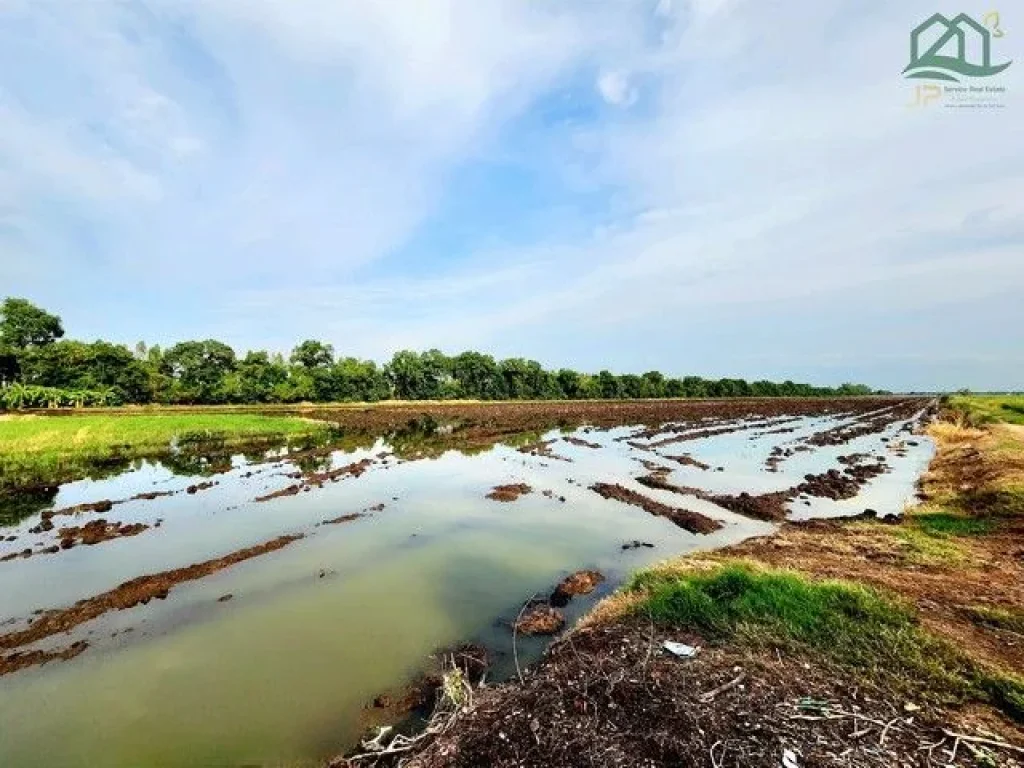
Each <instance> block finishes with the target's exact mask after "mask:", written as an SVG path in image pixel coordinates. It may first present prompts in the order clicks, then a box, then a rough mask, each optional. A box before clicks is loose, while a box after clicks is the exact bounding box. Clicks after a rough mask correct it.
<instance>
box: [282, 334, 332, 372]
mask: <svg viewBox="0 0 1024 768" xmlns="http://www.w3.org/2000/svg"><path fill="white" fill-rule="evenodd" d="M291 361H292V363H294V364H295V365H301V366H302V367H303V368H308V369H310V370H312V369H313V368H326V367H327V366H329V365H331V363H333V362H334V347H332V346H331V345H330V344H324V343H323V342H322V341H316V340H314V339H306V341H304V342H302V343H301V344H299V346H297V347H296V348H295V349H293V350H292V356H291Z"/></svg>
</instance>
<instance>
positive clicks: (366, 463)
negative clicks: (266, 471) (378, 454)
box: [254, 459, 373, 501]
mask: <svg viewBox="0 0 1024 768" xmlns="http://www.w3.org/2000/svg"><path fill="white" fill-rule="evenodd" d="M372 464H373V459H361V460H360V461H354V462H352V463H351V464H346V465H345V466H344V467H339V468H338V469H331V470H328V471H326V472H310V473H308V474H305V475H303V474H301V473H297V474H296V473H293V474H291V475H289V476H290V477H301V478H303V481H302V482H301V483H295V484H294V485H289V486H287V487H285V488H282V489H281V490H279V491H273V492H272V493H268V494H266V495H265V496H257V497H256V498H255V499H254V501H270V500H271V499H280V498H282V497H284V496H295V495H296V494H298V493H300V492H302V491H308V490H310V489H311V488H322V487H323V485H324V483H336V482H338V481H339V480H340V479H341V478H343V477H359V476H360V475H362V474H363V473H364V472H365V471H366V470H367V469H369V468H370V466H372Z"/></svg>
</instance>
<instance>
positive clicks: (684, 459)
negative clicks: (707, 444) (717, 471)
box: [665, 453, 711, 471]
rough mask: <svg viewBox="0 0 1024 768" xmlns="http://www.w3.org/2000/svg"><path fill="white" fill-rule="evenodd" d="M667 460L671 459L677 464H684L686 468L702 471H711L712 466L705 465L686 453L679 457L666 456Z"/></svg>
mask: <svg viewBox="0 0 1024 768" xmlns="http://www.w3.org/2000/svg"><path fill="white" fill-rule="evenodd" d="M665 458H666V459H670V460H671V461H674V462H676V463H677V464H682V465H683V466H684V467H696V468H697V469H702V470H704V471H707V470H709V469H711V465H710V464H705V463H704V462H703V461H700V460H698V459H695V458H693V456H691V455H690V454H688V453H684V454H681V455H679V456H666V457H665Z"/></svg>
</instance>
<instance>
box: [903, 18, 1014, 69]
mask: <svg viewBox="0 0 1024 768" xmlns="http://www.w3.org/2000/svg"><path fill="white" fill-rule="evenodd" d="M983 21H984V22H985V23H984V24H983V23H981V22H978V21H975V20H974V19H972V18H971V17H970V16H968V15H967V14H966V13H961V14H960V15H958V16H954V17H953V18H952V19H947V18H946V17H945V16H943V15H942V14H941V13H936V14H935V15H934V16H931V17H930V18H928V19H926V20H925V21H923V22H922V23H921V24H919V25H918V26H916V27H914V29H913V30H912V31H911V32H910V63H909V64H908V65H907V66H906V68H905V69H904V70H903V74H904V75H905V76H906V77H908V78H911V77H912V78H921V79H925V80H948V81H952V82H954V83H956V82H959V78H960V77H991V76H992V75H997V74H999V73H1000V72H1002V71H1003V70H1004V69H1006V68H1007V67H1008V66H1010V64H1011V63H1012V62H1010V61H1006V62H1003V63H1002V64H993V63H992V38H993V37H997V38H999V37H1002V36H1003V35H1004V34H1005V33H1004V32H1003V30H1002V29H1000V28H999V14H998V13H996V12H992V13H989V14H986V15H985V17H984V19H983ZM989 25H991V29H990V28H989ZM922 38H923V39H924V40H925V41H927V40H929V39H933V38H934V40H933V42H932V43H931V44H930V45H927V47H925V45H926V43H925V42H923V41H922ZM968 51H970V53H971V56H969V55H968ZM972 58H973V60H971V59H972Z"/></svg>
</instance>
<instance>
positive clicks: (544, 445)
mask: <svg viewBox="0 0 1024 768" xmlns="http://www.w3.org/2000/svg"><path fill="white" fill-rule="evenodd" d="M554 443H555V441H554V440H553V439H552V440H538V441H536V442H534V443H527V444H526V445H524V446H522V447H521V448H519V452H520V453H526V454H529V455H530V456H543V457H544V458H545V459H558V460H559V461H572V459H570V458H567V457H565V456H559V455H558V454H557V453H555V452H554V451H552V450H551V446H552V445H554ZM598 447H600V446H598Z"/></svg>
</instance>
